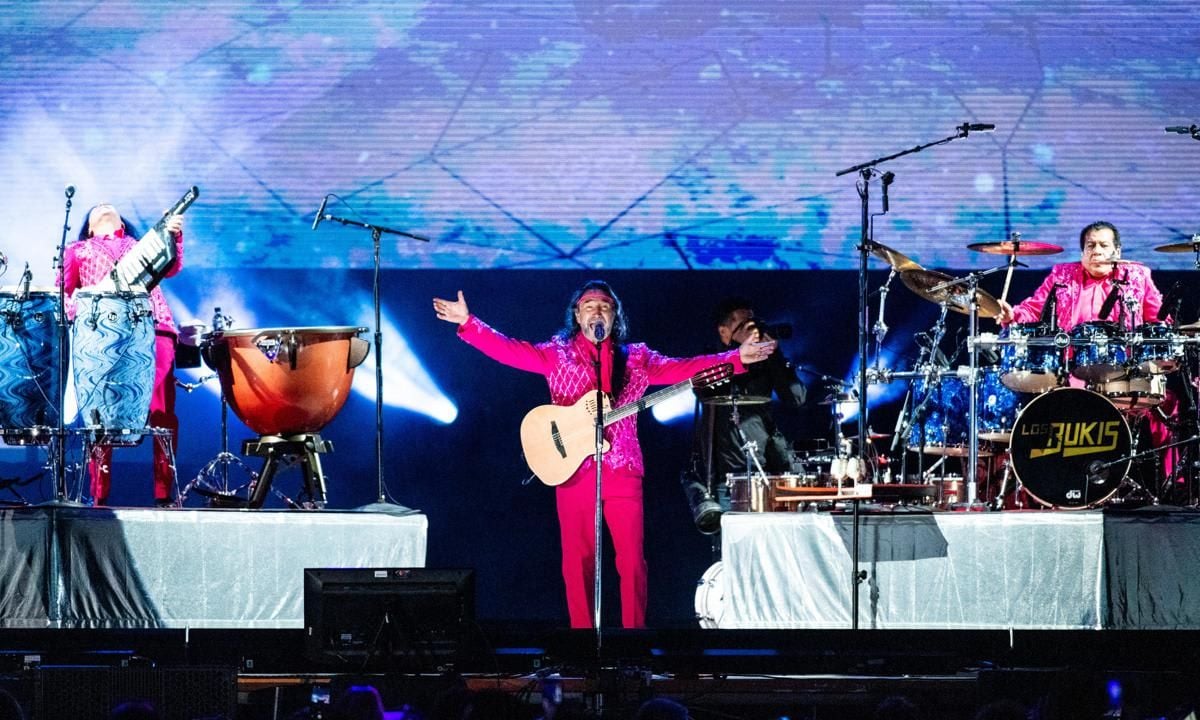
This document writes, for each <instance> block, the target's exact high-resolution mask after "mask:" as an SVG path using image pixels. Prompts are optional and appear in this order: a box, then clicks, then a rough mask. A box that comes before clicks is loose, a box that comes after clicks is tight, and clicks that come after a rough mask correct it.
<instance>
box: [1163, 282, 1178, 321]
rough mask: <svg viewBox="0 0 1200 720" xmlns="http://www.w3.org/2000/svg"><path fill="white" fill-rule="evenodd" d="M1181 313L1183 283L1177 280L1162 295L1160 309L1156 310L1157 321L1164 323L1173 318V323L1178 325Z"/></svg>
mask: <svg viewBox="0 0 1200 720" xmlns="http://www.w3.org/2000/svg"><path fill="white" fill-rule="evenodd" d="M1182 311H1183V281H1182V280H1177V281H1176V282H1175V284H1174V285H1172V286H1171V289H1170V290H1168V291H1167V292H1166V294H1165V295H1163V302H1162V307H1160V308H1159V309H1158V321H1159V322H1166V321H1167V318H1169V317H1174V318H1175V323H1176V324H1178V323H1179V313H1180V312H1182Z"/></svg>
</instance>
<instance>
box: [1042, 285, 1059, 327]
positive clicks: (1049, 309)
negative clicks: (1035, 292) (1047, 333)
mask: <svg viewBox="0 0 1200 720" xmlns="http://www.w3.org/2000/svg"><path fill="white" fill-rule="evenodd" d="M1060 287H1062V285H1059V284H1057V283H1055V285H1054V287H1053V288H1051V289H1050V296H1049V297H1047V298H1046V304H1045V305H1043V306H1042V314H1041V315H1040V316H1038V323H1039V324H1041V325H1045V326H1047V327H1051V328H1053V327H1054V326H1055V324H1056V319H1055V317H1054V311H1055V310H1056V309H1057V307H1058V289H1059V288H1060Z"/></svg>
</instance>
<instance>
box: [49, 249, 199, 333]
mask: <svg viewBox="0 0 1200 720" xmlns="http://www.w3.org/2000/svg"><path fill="white" fill-rule="evenodd" d="M137 241H138V239H137V238H135V237H132V236H128V235H126V234H125V231H124V230H122V229H120V228H118V229H117V231H116V233H114V234H113V235H105V236H104V237H90V238H87V239H85V240H80V241H78V242H75V243H72V244H70V245H68V246H67V252H66V257H64V258H63V268H64V272H63V277H64V282H65V284H64V285H63V289H64V290H65V291H66V293H67V295H71V294H73V293H74V292H75V291H76V290H78V289H79V288H81V287H86V286H88V285H94V284H96V283H98V282H100V281H101V280H103V279H104V278H106V277H108V274H109V273H110V272H112V269H113V265H116V263H117V261H118V260H120V259H121V258H122V257H124V255H125V253H127V252H129V249H130V248H132V247H133V246H134V245H136V244H137ZM175 252H176V253H178V255H179V257H178V259H177V260H176V261H175V265H174V266H173V267H172V268H171V269H170V270H169V271H168V272H167V277H171V276H172V275H175V274H176V273H178V272H179V270H180V269H181V268H183V233H180V234H179V235H177V236H176V237H175ZM150 305H151V307H152V308H153V310H154V329H155V330H156V331H157V332H160V333H167V334H170V335H175V334H176V333H177V331H176V329H175V318H174V316H172V315H171V308H170V307H168V306H167V299H166V297H164V296H163V291H162V288H161V287H155V288H154V289H153V290H151V291H150ZM67 316H68V317H70V318H74V317H75V303H74V302H73V301H72V299H71V298H70V297H68V299H67Z"/></svg>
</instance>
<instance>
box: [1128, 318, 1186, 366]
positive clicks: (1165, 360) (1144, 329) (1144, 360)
mask: <svg viewBox="0 0 1200 720" xmlns="http://www.w3.org/2000/svg"><path fill="white" fill-rule="evenodd" d="M1132 351H1133V360H1134V362H1136V363H1137V366H1138V369H1139V370H1141V371H1142V372H1144V373H1149V374H1156V373H1169V372H1174V371H1175V370H1176V369H1177V368H1178V367H1179V363H1180V362H1182V361H1183V336H1181V335H1178V334H1176V333H1175V331H1174V329H1173V328H1172V327H1171V326H1170V325H1169V324H1168V323H1163V322H1156V323H1146V324H1144V325H1140V326H1138V329H1137V330H1135V331H1134V333H1133V338H1132Z"/></svg>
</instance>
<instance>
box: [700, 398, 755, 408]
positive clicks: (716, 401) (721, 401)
mask: <svg viewBox="0 0 1200 720" xmlns="http://www.w3.org/2000/svg"><path fill="white" fill-rule="evenodd" d="M734 400H736V401H737V404H738V405H739V406H741V405H766V404H767V403H769V402H771V398H769V397H764V396H762V395H714V396H712V397H706V398H704V399H703V400H701V401H700V402H702V403H704V404H705V405H712V406H715V407H728V406H730V405H733V403H734Z"/></svg>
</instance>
